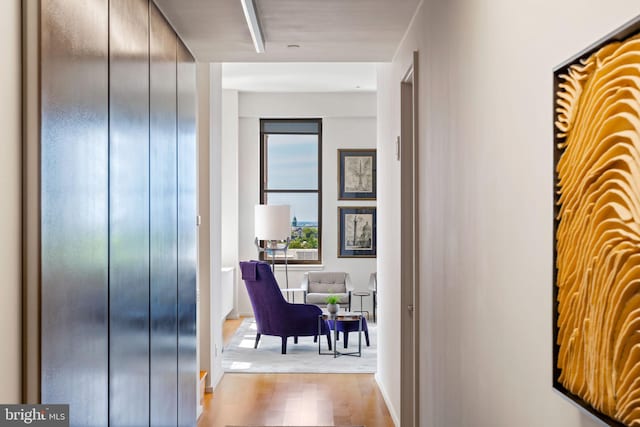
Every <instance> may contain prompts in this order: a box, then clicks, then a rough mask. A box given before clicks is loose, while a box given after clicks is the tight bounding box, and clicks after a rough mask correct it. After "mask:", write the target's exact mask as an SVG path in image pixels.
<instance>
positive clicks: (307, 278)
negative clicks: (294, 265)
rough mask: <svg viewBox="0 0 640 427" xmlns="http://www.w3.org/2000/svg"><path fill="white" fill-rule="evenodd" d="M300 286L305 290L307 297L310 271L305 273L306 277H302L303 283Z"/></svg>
mask: <svg viewBox="0 0 640 427" xmlns="http://www.w3.org/2000/svg"><path fill="white" fill-rule="evenodd" d="M300 288H302V289H303V290H304V295H305V298H306V296H307V293H308V292H309V273H304V278H303V279H302V283H300Z"/></svg>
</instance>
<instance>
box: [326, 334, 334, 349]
mask: <svg viewBox="0 0 640 427" xmlns="http://www.w3.org/2000/svg"><path fill="white" fill-rule="evenodd" d="M327 345H328V346H329V350H333V348H332V347H331V332H327Z"/></svg>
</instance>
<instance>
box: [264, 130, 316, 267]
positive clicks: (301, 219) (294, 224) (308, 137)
mask: <svg viewBox="0 0 640 427" xmlns="http://www.w3.org/2000/svg"><path fill="white" fill-rule="evenodd" d="M260 141H261V143H260V176H261V180H260V202H261V203H263V204H268V205H289V206H290V207H291V243H290V244H289V251H288V262H289V263H291V264H296V263H298V264H305V263H308V264H318V263H320V262H321V260H322V214H321V213H322V155H321V153H322V120H321V119H261V120H260ZM277 256H279V257H280V258H281V259H278V258H277V257H276V262H284V254H278V255H277Z"/></svg>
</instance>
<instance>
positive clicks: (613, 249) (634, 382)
mask: <svg viewBox="0 0 640 427" xmlns="http://www.w3.org/2000/svg"><path fill="white" fill-rule="evenodd" d="M639 30H640V21H639V20H638V19H636V20H634V21H633V22H632V23H630V24H628V25H626V26H625V27H624V28H622V29H621V30H619V31H616V32H615V33H614V34H612V35H610V36H608V37H607V38H605V39H604V40H602V41H600V42H598V43H597V44H596V45H594V46H593V47H591V48H589V49H587V50H586V51H585V52H584V53H582V54H580V55H578V56H577V57H576V58H574V59H572V60H570V61H568V62H567V63H565V64H563V65H561V66H560V67H558V68H557V69H556V70H555V73H554V77H555V82H554V91H555V105H554V107H555V123H554V134H555V183H554V190H555V192H554V193H555V196H554V197H555V224H554V225H555V227H554V229H555V239H554V242H555V246H554V256H555V260H554V261H555V268H554V275H555V283H554V321H555V327H554V340H555V342H554V387H555V388H556V389H558V390H559V391H561V392H562V393H564V394H565V395H566V396H567V397H569V398H570V399H572V400H573V401H574V402H576V403H577V404H579V405H581V406H582V407H583V408H585V409H586V410H588V411H590V412H591V413H592V414H594V415H596V416H597V417H599V418H600V419H602V420H604V421H605V422H607V423H608V424H610V425H616V426H640V35H639V34H638V31H639Z"/></svg>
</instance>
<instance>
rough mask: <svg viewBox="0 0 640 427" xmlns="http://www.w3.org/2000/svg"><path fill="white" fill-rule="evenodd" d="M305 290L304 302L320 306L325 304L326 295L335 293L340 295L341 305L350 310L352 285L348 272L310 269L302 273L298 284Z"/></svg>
mask: <svg viewBox="0 0 640 427" xmlns="http://www.w3.org/2000/svg"><path fill="white" fill-rule="evenodd" d="M300 287H301V288H302V289H304V290H305V294H306V301H305V302H306V303H307V304H315V305H317V306H320V307H325V306H326V305H327V297H328V296H329V295H336V296H338V297H340V302H339V304H341V305H342V306H343V307H344V306H345V305H346V306H347V309H348V310H349V311H351V292H352V291H353V285H352V284H351V278H350V277H349V273H344V272H327V271H310V272H308V273H305V274H304V279H303V280H302V284H301V285H300Z"/></svg>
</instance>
